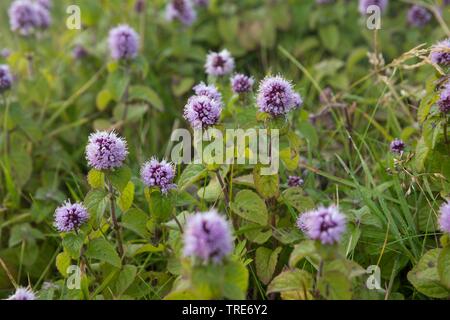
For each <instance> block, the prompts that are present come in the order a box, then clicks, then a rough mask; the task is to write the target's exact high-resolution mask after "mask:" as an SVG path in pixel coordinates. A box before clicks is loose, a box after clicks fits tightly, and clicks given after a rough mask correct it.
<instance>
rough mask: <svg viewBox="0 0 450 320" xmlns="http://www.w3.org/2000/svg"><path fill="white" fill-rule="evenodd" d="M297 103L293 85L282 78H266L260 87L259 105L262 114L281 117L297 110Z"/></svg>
mask: <svg viewBox="0 0 450 320" xmlns="http://www.w3.org/2000/svg"><path fill="white" fill-rule="evenodd" d="M296 102H297V101H296V97H295V93H294V90H293V88H292V85H291V83H290V82H289V81H287V80H285V79H284V78H282V77H280V76H276V77H266V78H265V79H264V80H263V81H262V82H261V84H260V85H259V90H258V97H257V104H258V107H259V110H260V111H261V112H266V113H270V114H271V115H272V116H280V115H283V114H286V113H288V112H289V111H291V110H292V109H293V108H295V105H296Z"/></svg>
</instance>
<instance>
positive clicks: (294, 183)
mask: <svg viewBox="0 0 450 320" xmlns="http://www.w3.org/2000/svg"><path fill="white" fill-rule="evenodd" d="M303 183H304V181H303V179H302V178H300V177H299V176H289V177H288V186H289V187H291V188H295V187H301V186H302V185H303Z"/></svg>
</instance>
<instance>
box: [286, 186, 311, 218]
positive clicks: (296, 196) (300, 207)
mask: <svg viewBox="0 0 450 320" xmlns="http://www.w3.org/2000/svg"><path fill="white" fill-rule="evenodd" d="M283 200H284V202H285V203H286V204H287V205H289V206H291V207H294V208H295V209H296V210H297V211H298V212H305V211H308V210H311V209H314V202H313V201H312V200H311V199H310V198H308V197H305V196H304V195H303V189H302V188H289V189H287V190H286V191H284V192H283Z"/></svg>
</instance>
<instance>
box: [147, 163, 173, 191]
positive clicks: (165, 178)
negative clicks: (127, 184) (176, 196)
mask: <svg viewBox="0 0 450 320" xmlns="http://www.w3.org/2000/svg"><path fill="white" fill-rule="evenodd" d="M174 178H175V168H174V166H173V164H172V163H168V162H167V161H165V160H163V161H161V162H159V161H158V160H156V159H155V158H152V159H151V160H150V161H148V162H146V163H144V165H143V166H142V168H141V179H142V181H143V182H144V184H145V185H146V186H147V187H149V188H151V187H157V188H159V189H160V190H161V192H162V193H163V194H167V193H168V192H169V190H171V189H174V188H176V185H175V184H174V183H173V179H174Z"/></svg>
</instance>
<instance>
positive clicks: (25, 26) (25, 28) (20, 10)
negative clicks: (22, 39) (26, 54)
mask: <svg viewBox="0 0 450 320" xmlns="http://www.w3.org/2000/svg"><path fill="white" fill-rule="evenodd" d="M36 7H37V5H36V4H35V3H33V2H31V1H30V0H16V1H14V2H13V3H12V4H11V6H10V7H9V10H8V15H9V25H10V27H11V30H12V31H14V32H17V33H19V34H20V35H22V36H29V35H31V34H33V33H34V31H35V30H36V29H38V28H39V27H40V24H41V18H40V17H39V15H38V13H37V10H36Z"/></svg>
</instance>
